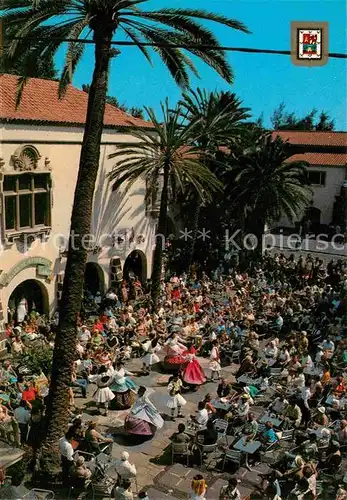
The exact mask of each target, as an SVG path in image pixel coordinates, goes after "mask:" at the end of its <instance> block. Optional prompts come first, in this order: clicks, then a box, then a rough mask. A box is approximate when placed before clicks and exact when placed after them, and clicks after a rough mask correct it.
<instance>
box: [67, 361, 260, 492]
mask: <svg viewBox="0 0 347 500" xmlns="http://www.w3.org/2000/svg"><path fill="white" fill-rule="evenodd" d="M199 361H200V363H201V365H202V367H203V369H204V370H205V373H206V375H207V376H208V377H209V376H210V371H209V369H208V360H207V359H204V358H199ZM126 368H127V370H129V371H131V372H133V373H135V374H138V375H136V376H135V377H133V379H134V381H135V382H136V384H138V385H139V386H140V385H144V386H146V387H151V388H153V389H154V391H155V392H154V393H153V394H152V395H151V396H150V399H151V400H152V401H153V403H154V404H155V405H156V407H157V409H158V410H159V411H160V413H161V414H162V416H163V418H164V420H165V425H164V427H163V428H162V429H160V430H158V432H157V433H156V435H155V436H154V437H153V439H151V440H150V441H147V442H145V443H143V444H139V445H134V446H132V445H131V443H130V442H129V438H127V436H126V435H124V434H123V423H124V418H125V416H126V415H127V414H128V412H129V410H126V411H111V410H110V411H109V415H108V416H107V417H105V416H101V415H97V412H96V407H95V406H94V404H93V401H92V397H91V396H92V394H93V393H94V390H95V386H93V385H92V384H91V385H90V386H89V389H88V398H87V400H86V399H82V398H79V397H76V398H75V404H76V408H77V409H78V411H79V413H80V414H82V417H83V419H84V420H85V421H87V420H91V419H93V420H96V421H97V422H98V429H99V430H101V431H103V432H105V433H108V434H112V435H113V437H114V445H113V450H112V456H113V457H114V458H119V457H120V455H121V453H122V451H124V450H126V451H128V452H129V454H130V461H131V463H134V464H135V465H136V468H137V483H138V488H139V491H142V490H146V491H147V492H150V495H149V498H150V500H157V499H158V500H159V499H164V498H165V499H168V500H173V499H174V498H176V499H185V498H189V495H190V483H191V480H192V478H193V477H194V475H195V474H198V473H200V474H203V476H204V478H205V479H206V481H207V484H208V486H209V488H208V493H207V495H206V497H207V499H209V500H212V499H218V495H219V491H220V488H221V487H222V486H223V485H224V484H226V481H227V479H228V478H229V477H231V476H230V474H229V473H227V472H226V473H222V472H221V471H220V470H219V471H217V470H208V471H206V470H204V471H202V470H201V469H200V470H198V469H193V468H190V467H185V466H183V465H181V464H173V465H171V462H172V458H171V450H170V436H172V434H173V433H174V432H176V431H177V426H178V424H179V423H180V422H184V421H185V420H184V419H183V420H181V419H176V421H175V422H172V421H171V420H169V419H168V412H169V410H168V408H167V407H166V406H165V403H166V400H167V389H166V386H167V381H168V379H169V375H166V374H163V373H160V368H156V367H155V368H154V370H153V371H152V373H151V374H150V375H149V376H143V375H142V374H141V373H140V371H141V361H140V360H139V359H135V360H132V361H130V362H129V363H128V364H127V366H126ZM235 369H236V365H234V366H228V367H226V368H224V369H223V370H222V376H224V377H226V378H228V379H229V380H230V381H234V377H233V375H232V372H233V371H235ZM216 389H217V384H216V382H214V383H211V382H207V383H206V384H204V385H203V386H201V387H200V388H199V390H198V391H196V392H191V393H188V394H185V395H184V397H185V399H186V400H187V404H186V405H185V406H184V407H183V413H184V415H185V416H186V417H187V418H188V417H189V415H190V414H194V412H195V410H196V406H197V403H198V402H199V401H200V400H201V399H202V398H203V397H204V396H205V395H206V394H208V393H211V395H212V397H215V396H216ZM255 409H256V410H257V408H255ZM260 411H261V409H260V408H259V412H260ZM96 415H97V416H96ZM258 469H259V468H258ZM236 476H237V477H238V478H240V479H241V480H242V483H241V485H240V490H241V492H242V495H243V496H246V495H248V494H249V493H250V492H251V491H252V490H253V487H254V485H255V484H256V483H258V484H259V477H258V476H257V473H255V472H253V471H248V470H246V469H243V468H241V469H239V471H237V473H236Z"/></svg>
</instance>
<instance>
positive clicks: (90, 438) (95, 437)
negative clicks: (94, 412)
mask: <svg viewBox="0 0 347 500" xmlns="http://www.w3.org/2000/svg"><path fill="white" fill-rule="evenodd" d="M85 438H86V441H87V442H88V443H90V445H91V446H92V447H93V448H95V449H98V448H99V445H100V444H102V443H113V439H112V438H107V437H105V436H103V435H102V434H100V432H98V431H97V430H96V422H89V424H88V428H87V430H86V434H85ZM104 453H106V450H105V451H104Z"/></svg>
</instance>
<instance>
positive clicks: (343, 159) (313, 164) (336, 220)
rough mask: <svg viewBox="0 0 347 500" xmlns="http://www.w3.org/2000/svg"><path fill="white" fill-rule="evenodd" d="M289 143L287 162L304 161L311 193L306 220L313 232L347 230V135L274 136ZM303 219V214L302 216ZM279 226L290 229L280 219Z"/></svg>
mask: <svg viewBox="0 0 347 500" xmlns="http://www.w3.org/2000/svg"><path fill="white" fill-rule="evenodd" d="M276 135H279V136H280V137H281V138H282V139H283V140H286V141H288V145H287V148H288V150H289V152H291V153H292V156H291V157H290V158H289V160H288V161H305V162H307V163H308V164H309V166H308V175H309V179H310V181H311V188H312V191H313V196H312V201H311V207H310V208H309V209H308V211H307V214H306V216H307V217H308V218H309V219H310V220H311V222H312V225H313V228H312V229H313V230H314V231H316V232H325V231H326V229H327V226H329V225H331V224H333V225H338V226H340V227H341V230H347V133H346V132H310V131H297V130H285V131H279V132H274V133H273V136H276ZM302 216H304V214H302ZM279 226H282V227H288V226H290V224H289V222H288V220H286V219H285V218H283V219H282V220H281V221H280V222H279Z"/></svg>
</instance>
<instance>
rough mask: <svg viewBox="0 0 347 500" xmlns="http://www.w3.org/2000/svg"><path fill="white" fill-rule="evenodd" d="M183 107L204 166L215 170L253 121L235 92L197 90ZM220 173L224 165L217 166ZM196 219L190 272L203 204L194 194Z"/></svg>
mask: <svg viewBox="0 0 347 500" xmlns="http://www.w3.org/2000/svg"><path fill="white" fill-rule="evenodd" d="M182 97H183V98H182V100H181V101H180V102H181V105H182V110H183V112H184V113H185V115H186V117H187V119H188V120H189V122H190V123H191V125H192V126H193V127H194V128H195V129H196V135H197V139H196V143H197V145H198V146H199V148H200V149H201V151H204V152H205V164H206V166H207V167H208V168H210V169H212V170H213V167H214V166H216V164H217V162H216V157H217V155H218V152H219V150H220V147H221V146H224V147H226V148H231V149H232V150H233V149H234V148H235V147H236V146H237V145H239V144H240V143H241V140H242V137H243V135H244V134H245V132H246V127H245V120H247V119H248V118H249V117H250V114H249V111H250V109H249V108H245V107H242V101H241V100H240V99H238V98H237V97H236V95H235V94H234V93H232V92H223V91H219V92H217V91H214V92H208V91H206V90H202V89H200V88H198V89H197V90H196V91H194V90H191V91H190V92H184V93H183V96H182ZM218 167H219V169H220V168H221V165H220V164H219V165H218ZM193 196H194V197H195V199H194V205H195V210H194V216H193V222H192V228H193V229H192V238H191V239H190V241H189V242H190V245H189V249H188V256H187V261H186V262H187V269H188V270H189V269H190V268H191V264H192V263H193V257H194V249H195V244H196V239H197V234H198V227H199V218H200V211H201V205H202V201H201V199H200V198H197V197H196V193H193Z"/></svg>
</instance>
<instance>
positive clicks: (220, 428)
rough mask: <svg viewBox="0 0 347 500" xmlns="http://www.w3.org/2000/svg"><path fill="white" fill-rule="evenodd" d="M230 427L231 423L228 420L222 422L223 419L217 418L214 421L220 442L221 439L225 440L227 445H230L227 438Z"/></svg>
mask: <svg viewBox="0 0 347 500" xmlns="http://www.w3.org/2000/svg"><path fill="white" fill-rule="evenodd" d="M228 427H229V423H228V422H227V421H226V420H222V419H221V418H217V419H216V420H215V421H214V428H215V429H216V431H217V432H218V441H220V440H221V439H223V438H224V439H225V442H226V444H228V438H227V430H228Z"/></svg>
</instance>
